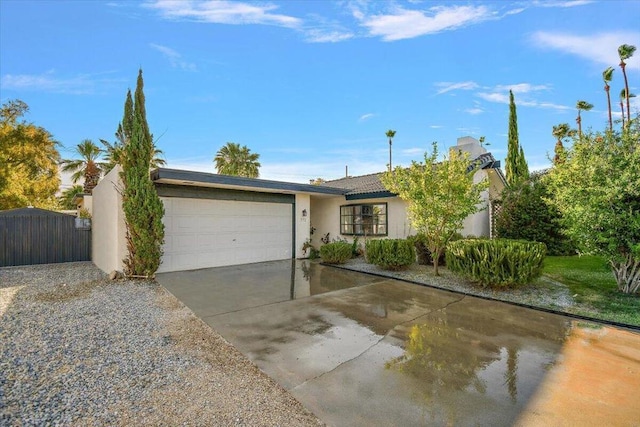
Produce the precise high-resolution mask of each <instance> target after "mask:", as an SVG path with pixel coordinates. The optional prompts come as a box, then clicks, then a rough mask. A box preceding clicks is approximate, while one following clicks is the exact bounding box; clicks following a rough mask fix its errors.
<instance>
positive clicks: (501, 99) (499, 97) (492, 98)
mask: <svg viewBox="0 0 640 427" xmlns="http://www.w3.org/2000/svg"><path fill="white" fill-rule="evenodd" d="M476 95H477V96H479V97H480V98H482V99H484V100H485V101H489V102H497V103H500V104H508V103H509V94H507V93H503V92H479V93H477V94H476Z"/></svg>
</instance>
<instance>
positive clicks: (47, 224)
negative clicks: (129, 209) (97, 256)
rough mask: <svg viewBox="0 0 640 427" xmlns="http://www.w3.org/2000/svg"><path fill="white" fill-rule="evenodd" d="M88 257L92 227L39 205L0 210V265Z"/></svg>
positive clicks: (89, 257) (89, 254) (89, 258)
mask: <svg viewBox="0 0 640 427" xmlns="http://www.w3.org/2000/svg"><path fill="white" fill-rule="evenodd" d="M71 261H91V227H90V224H89V223H88V222H87V221H83V220H79V221H76V217H74V216H71V215H67V214H62V213H59V212H53V211H47V210H44V209H38V208H24V209H13V210H8V211H0V267H6V266H12V265H30V264H50V263H58V262H71Z"/></svg>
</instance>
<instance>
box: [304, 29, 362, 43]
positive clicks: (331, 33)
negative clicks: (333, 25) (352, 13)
mask: <svg viewBox="0 0 640 427" xmlns="http://www.w3.org/2000/svg"><path fill="white" fill-rule="evenodd" d="M304 33H305V37H306V41H308V42H311V43H338V42H342V41H345V40H349V39H351V38H353V36H354V34H353V33H351V32H348V31H337V30H321V29H317V28H315V29H309V30H305V31H304Z"/></svg>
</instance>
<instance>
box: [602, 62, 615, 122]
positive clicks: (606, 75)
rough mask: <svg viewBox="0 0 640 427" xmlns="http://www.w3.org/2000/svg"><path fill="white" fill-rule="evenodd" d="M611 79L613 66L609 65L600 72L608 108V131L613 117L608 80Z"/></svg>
mask: <svg viewBox="0 0 640 427" xmlns="http://www.w3.org/2000/svg"><path fill="white" fill-rule="evenodd" d="M612 79H613V67H609V68H607V69H606V70H604V71H603V72H602V80H603V81H604V91H605V92H606V94H607V106H608V108H609V132H613V119H612V118H611V95H610V93H609V90H610V89H611V86H609V82H611V80H612Z"/></svg>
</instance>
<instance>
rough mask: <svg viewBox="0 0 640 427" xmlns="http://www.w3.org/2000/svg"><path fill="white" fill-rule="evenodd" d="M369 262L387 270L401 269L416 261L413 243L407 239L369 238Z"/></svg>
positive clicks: (367, 249) (367, 251) (367, 250)
mask: <svg viewBox="0 0 640 427" xmlns="http://www.w3.org/2000/svg"><path fill="white" fill-rule="evenodd" d="M366 253H367V262H369V263H371V264H375V265H377V266H378V267H382V268H384V269H385V270H401V269H403V268H405V267H407V266H409V265H411V264H413V263H414V262H415V261H416V252H415V249H414V247H413V243H412V242H410V241H409V240H405V239H381V240H369V241H368V242H367V244H366Z"/></svg>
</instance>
